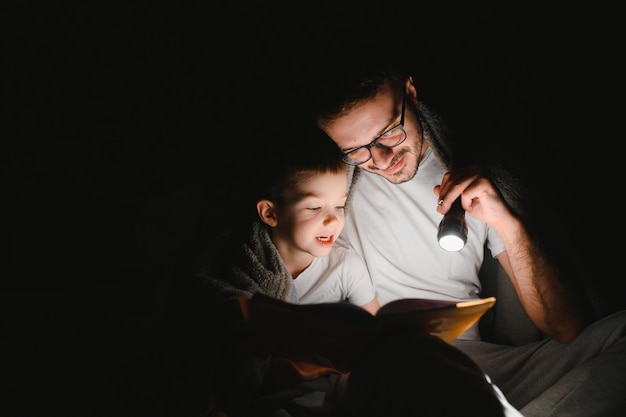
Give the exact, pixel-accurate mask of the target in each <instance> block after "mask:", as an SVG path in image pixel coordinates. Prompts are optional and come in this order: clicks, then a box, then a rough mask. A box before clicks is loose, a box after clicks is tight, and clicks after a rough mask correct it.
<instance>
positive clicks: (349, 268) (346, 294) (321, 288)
mask: <svg viewBox="0 0 626 417" xmlns="http://www.w3.org/2000/svg"><path fill="white" fill-rule="evenodd" d="M293 293H294V296H295V297H294V299H293V301H294V302H296V303H299V304H312V303H325V302H339V301H345V300H346V299H348V300H349V302H350V303H351V304H356V305H363V304H366V303H368V302H370V301H372V299H373V298H374V296H375V293H374V287H373V286H372V282H371V280H370V277H369V273H368V272H367V268H366V267H365V263H364V262H363V260H362V259H361V258H360V257H359V256H358V255H357V254H356V253H355V252H354V251H353V250H352V249H350V248H349V247H348V246H346V244H345V243H344V242H338V241H336V242H335V243H334V245H333V247H332V248H331V250H330V252H329V253H328V255H327V256H323V257H319V258H314V259H313V262H312V263H311V265H309V267H308V268H306V269H305V270H304V271H303V272H302V273H301V274H300V275H298V277H297V278H296V279H295V280H294V281H293Z"/></svg>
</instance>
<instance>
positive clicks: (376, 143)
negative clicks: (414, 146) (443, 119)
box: [343, 91, 407, 166]
mask: <svg viewBox="0 0 626 417" xmlns="http://www.w3.org/2000/svg"><path fill="white" fill-rule="evenodd" d="M405 106H406V91H403V92H402V113H401V116H400V123H399V124H397V125H396V126H394V127H392V128H391V129H388V130H385V131H384V132H383V133H381V134H380V135H378V136H376V138H375V139H374V140H373V141H371V142H370V143H368V144H367V145H363V146H359V147H358V148H355V149H352V150H351V151H349V152H346V153H344V154H343V161H344V162H345V163H346V164H348V165H354V166H357V165H362V164H364V163H366V162H367V161H369V160H370V159H372V150H371V148H372V147H373V146H376V147H378V148H382V149H392V148H395V147H396V146H398V145H400V144H401V143H402V142H404V141H405V140H406V137H407V134H406V131H405V130H404V109H405ZM398 129H400V130H402V133H404V138H403V139H402V140H401V141H400V142H398V143H396V144H395V145H392V146H387V145H383V144H382V143H380V139H381V138H382V137H383V136H385V135H389V134H390V133H391V132H393V131H394V130H398ZM361 149H367V152H368V153H369V155H370V156H369V158H367V159H366V160H365V161H361V162H357V161H355V160H354V159H352V158H350V154H352V153H354V152H357V151H360V150H361Z"/></svg>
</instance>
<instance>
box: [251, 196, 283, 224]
mask: <svg viewBox="0 0 626 417" xmlns="http://www.w3.org/2000/svg"><path fill="white" fill-rule="evenodd" d="M256 211H257V212H258V213H259V217H260V218H261V220H263V223H265V224H267V225H268V226H270V227H276V226H277V225H278V217H277V216H276V210H275V207H274V203H273V202H271V201H270V200H259V201H257V203H256Z"/></svg>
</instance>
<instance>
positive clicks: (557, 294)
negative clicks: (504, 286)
mask: <svg viewBox="0 0 626 417" xmlns="http://www.w3.org/2000/svg"><path fill="white" fill-rule="evenodd" d="M517 223H518V225H517V226H513V227H512V228H511V229H510V230H509V233H510V236H509V235H508V234H507V237H506V238H505V237H502V236H501V237H502V239H503V240H504V244H505V247H506V248H507V249H506V250H505V251H504V252H502V253H501V254H499V255H498V256H497V257H496V258H497V259H498V262H500V265H501V266H502V268H503V269H504V271H505V272H506V274H507V275H508V276H509V278H510V279H511V282H512V283H513V286H514V287H515V290H516V291H517V295H518V296H519V298H520V301H521V303H522V306H523V307H524V310H525V311H526V313H527V314H528V316H529V317H530V319H531V320H532V321H533V323H534V324H535V325H536V326H537V327H538V328H539V330H541V331H542V332H543V333H544V334H546V335H548V336H551V337H553V338H555V339H557V340H559V341H560V342H563V343H568V342H570V341H572V340H573V339H574V338H575V337H576V336H577V335H578V333H580V331H581V330H582V329H583V328H584V326H585V324H586V323H585V318H584V317H582V314H581V309H580V308H579V306H578V304H577V302H576V298H575V297H574V296H573V294H571V293H570V292H571V290H572V288H571V287H570V286H568V285H566V284H564V283H563V282H562V281H561V279H560V277H559V273H558V271H557V270H556V269H555V268H554V267H553V265H552V264H551V263H550V262H549V261H548V260H547V259H546V258H545V256H543V254H542V253H541V251H540V250H539V249H538V248H537V247H536V246H535V245H534V244H533V243H532V241H531V240H530V239H529V238H528V236H527V234H526V231H525V230H524V228H523V227H522V226H521V224H520V223H519V222H517ZM498 234H500V232H499V233H498Z"/></svg>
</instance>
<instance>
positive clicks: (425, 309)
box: [239, 294, 496, 370]
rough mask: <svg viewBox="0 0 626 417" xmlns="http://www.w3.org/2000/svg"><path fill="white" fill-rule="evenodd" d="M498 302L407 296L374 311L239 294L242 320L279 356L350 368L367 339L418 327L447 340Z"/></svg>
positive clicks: (419, 330)
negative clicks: (269, 340)
mask: <svg viewBox="0 0 626 417" xmlns="http://www.w3.org/2000/svg"><path fill="white" fill-rule="evenodd" d="M495 302H496V299H495V297H489V298H483V299H476V300H471V301H462V302H458V301H446V300H427V299H417V298H406V299H400V300H394V301H391V302H389V303H387V304H385V305H384V306H382V307H381V308H380V310H378V313H377V314H376V315H375V316H374V315H372V314H370V313H369V312H367V311H366V310H364V309H362V308H361V307H359V306H356V305H354V304H349V303H320V304H292V303H288V302H284V301H280V300H277V299H275V298H271V297H268V296H265V295H262V294H254V295H253V296H252V297H251V298H248V297H244V296H241V297H240V298H239V305H240V307H241V312H242V315H243V319H244V322H245V323H247V324H248V325H250V326H252V327H253V328H254V329H256V330H258V331H262V332H263V333H264V334H266V335H268V336H269V337H271V338H272V339H273V340H274V341H275V343H274V344H275V349H276V350H277V352H275V353H279V354H281V355H285V356H287V357H292V358H294V359H297V356H298V355H299V354H301V353H302V352H309V354H310V353H313V354H314V355H322V356H323V357H325V358H327V359H329V360H330V361H331V362H332V364H333V366H334V367H335V368H336V369H338V370H348V369H349V368H350V365H351V363H352V361H353V360H354V359H355V358H356V357H358V354H359V352H361V351H362V349H363V347H365V346H366V345H367V344H368V343H370V342H371V341H372V340H374V339H375V338H376V337H380V336H381V335H383V336H384V333H385V332H396V331H405V330H409V331H413V330H414V331H416V332H422V333H424V334H430V335H433V336H437V337H440V338H441V339H442V340H444V341H446V342H448V343H450V342H452V341H453V340H454V339H456V338H457V337H458V336H459V335H461V333H463V332H464V331H465V330H467V329H469V328H470V327H471V326H472V325H474V324H475V323H476V322H477V321H478V320H479V319H480V318H481V317H482V316H483V315H484V314H485V313H486V312H487V311H488V310H489V309H490V308H491V307H493V306H494V304H495Z"/></svg>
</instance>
